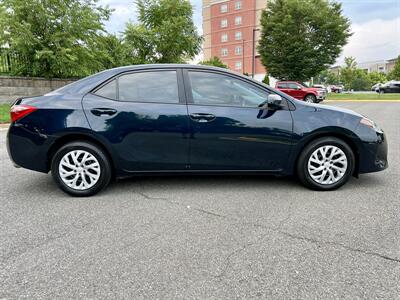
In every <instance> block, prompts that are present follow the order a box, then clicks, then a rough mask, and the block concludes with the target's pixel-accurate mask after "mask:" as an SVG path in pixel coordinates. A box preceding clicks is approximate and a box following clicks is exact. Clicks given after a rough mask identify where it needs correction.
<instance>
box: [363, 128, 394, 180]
mask: <svg viewBox="0 0 400 300" xmlns="http://www.w3.org/2000/svg"><path fill="white" fill-rule="evenodd" d="M376 135H377V139H376V140H375V141H370V142H363V147H362V151H360V153H359V154H360V159H359V173H360V174H361V173H373V172H379V171H383V170H385V169H387V168H388V167H389V163H388V159H387V156H388V145H387V139H386V135H385V134H384V133H383V132H377V133H376Z"/></svg>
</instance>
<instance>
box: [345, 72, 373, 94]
mask: <svg viewBox="0 0 400 300" xmlns="http://www.w3.org/2000/svg"><path fill="white" fill-rule="evenodd" d="M368 75H369V74H368V73H367V72H366V71H364V70H361V69H356V70H355V72H354V78H353V81H352V82H351V85H350V89H352V90H354V91H367V90H370V88H371V86H372V84H371V80H370V78H369V76H368Z"/></svg>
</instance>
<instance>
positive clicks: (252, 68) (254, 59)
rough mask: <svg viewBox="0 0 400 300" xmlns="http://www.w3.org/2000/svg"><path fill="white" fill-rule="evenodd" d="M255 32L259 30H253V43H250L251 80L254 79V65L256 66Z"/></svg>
mask: <svg viewBox="0 0 400 300" xmlns="http://www.w3.org/2000/svg"><path fill="white" fill-rule="evenodd" d="M256 31H260V29H259V28H253V41H252V54H251V78H254V72H255V65H256Z"/></svg>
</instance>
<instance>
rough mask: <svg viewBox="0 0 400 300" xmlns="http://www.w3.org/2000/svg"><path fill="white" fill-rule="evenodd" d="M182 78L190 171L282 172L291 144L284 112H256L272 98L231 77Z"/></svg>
mask: <svg viewBox="0 0 400 300" xmlns="http://www.w3.org/2000/svg"><path fill="white" fill-rule="evenodd" d="M184 72H185V73H184V74H185V77H184V78H185V87H186V90H187V91H188V93H187V97H188V112H189V117H190V130H191V139H190V164H191V169H192V170H217V171H218V170H232V171H244V170H263V171H280V170H282V169H283V168H285V166H286V163H287V161H288V157H289V152H290V147H291V138H292V116H291V113H290V111H289V110H288V108H287V107H284V108H282V109H281V110H275V111H272V110H267V109H262V108H260V106H262V105H263V103H265V101H266V100H267V97H268V95H269V94H270V93H271V92H269V91H268V90H267V89H263V88H261V87H259V86H258V85H256V84H253V83H251V82H249V81H245V80H243V79H241V78H240V77H236V76H234V75H232V74H229V73H224V72H213V71H205V70H198V69H196V70H187V71H184ZM284 101H285V100H284Z"/></svg>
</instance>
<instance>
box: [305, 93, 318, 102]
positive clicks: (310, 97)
mask: <svg viewBox="0 0 400 300" xmlns="http://www.w3.org/2000/svg"><path fill="white" fill-rule="evenodd" d="M304 101H305V102H309V103H316V102H317V97H315V96H314V95H307V96H305V98H304Z"/></svg>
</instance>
